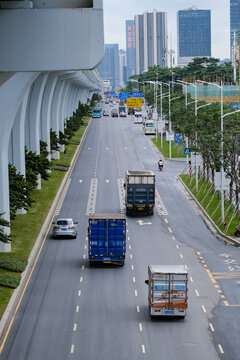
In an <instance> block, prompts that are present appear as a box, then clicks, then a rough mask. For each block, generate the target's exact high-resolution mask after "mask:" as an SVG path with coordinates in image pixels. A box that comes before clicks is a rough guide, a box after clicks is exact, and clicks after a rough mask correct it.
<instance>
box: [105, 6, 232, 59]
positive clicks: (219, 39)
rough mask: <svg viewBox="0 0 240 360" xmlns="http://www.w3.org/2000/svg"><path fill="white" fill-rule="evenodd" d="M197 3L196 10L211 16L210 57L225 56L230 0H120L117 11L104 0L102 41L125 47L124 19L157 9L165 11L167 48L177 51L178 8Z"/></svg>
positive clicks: (228, 29)
mask: <svg viewBox="0 0 240 360" xmlns="http://www.w3.org/2000/svg"><path fill="white" fill-rule="evenodd" d="M194 5H195V6H196V7H197V8H198V9H199V10H211V17H212V19H211V20H212V21H211V24H212V28H211V35H212V57H216V58H220V59H224V58H229V54H230V0H220V1H218V2H216V0H201V1H200V0H198V1H196V0H195V1H192V0H190V1H189V0H182V1H181V2H179V1H178V0H171V3H170V2H169V1H168V0H163V1H162V2H161V4H159V1H158V0H150V1H148V2H147V4H146V1H145V0H138V1H137V0H132V1H131V3H130V2H128V1H127V0H122V1H121V7H120V8H119V9H118V11H116V4H115V3H114V2H113V1H112V0H104V28H105V43H118V44H119V48H122V49H125V48H126V41H125V21H126V20H130V19H134V15H136V14H142V13H143V12H144V11H148V12H152V11H153V9H157V10H158V11H161V12H167V14H168V36H169V43H168V47H169V49H170V48H171V43H172V48H173V49H175V50H176V51H177V11H179V10H184V9H188V8H190V7H192V6H194Z"/></svg>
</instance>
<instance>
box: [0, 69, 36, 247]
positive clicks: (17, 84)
mask: <svg viewBox="0 0 240 360" xmlns="http://www.w3.org/2000/svg"><path fill="white" fill-rule="evenodd" d="M37 75H38V73H32V72H29V73H16V74H14V75H13V76H12V77H10V78H9V80H8V81H6V82H5V83H4V84H3V85H2V86H1V87H0V128H1V141H0V199H1V201H0V213H3V215H2V216H3V218H4V219H6V220H7V221H9V220H10V210H9V209H10V208H9V180H8V151H7V150H8V146H9V139H10V134H11V130H12V127H13V123H14V120H15V117H16V114H17V111H18V109H19V107H20V105H21V103H22V101H23V98H24V96H25V94H26V92H27V91H28V89H29V87H30V86H31V84H32V82H33V81H34V80H35V78H36V77H37ZM4 231H5V233H6V234H9V233H10V229H9V228H6V227H5V228H4ZM9 251H11V244H4V243H1V242H0V252H9Z"/></svg>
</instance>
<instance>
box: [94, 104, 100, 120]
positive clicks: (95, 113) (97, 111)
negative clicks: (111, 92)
mask: <svg viewBox="0 0 240 360" xmlns="http://www.w3.org/2000/svg"><path fill="white" fill-rule="evenodd" d="M101 116H102V108H101V107H100V106H96V107H95V108H94V109H93V111H92V118H100V117H101Z"/></svg>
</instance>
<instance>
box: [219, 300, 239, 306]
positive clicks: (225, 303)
mask: <svg viewBox="0 0 240 360" xmlns="http://www.w3.org/2000/svg"><path fill="white" fill-rule="evenodd" d="M223 303H224V305H226V306H240V304H229V302H228V301H227V300H224V301H223Z"/></svg>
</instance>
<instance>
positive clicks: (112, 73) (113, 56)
mask: <svg viewBox="0 0 240 360" xmlns="http://www.w3.org/2000/svg"><path fill="white" fill-rule="evenodd" d="M98 72H99V74H100V76H101V78H102V79H103V80H110V83H111V86H112V88H113V89H115V88H117V87H119V86H120V65H119V45H118V44H105V55H104V58H103V60H102V62H101V63H100V65H99V66H98Z"/></svg>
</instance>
